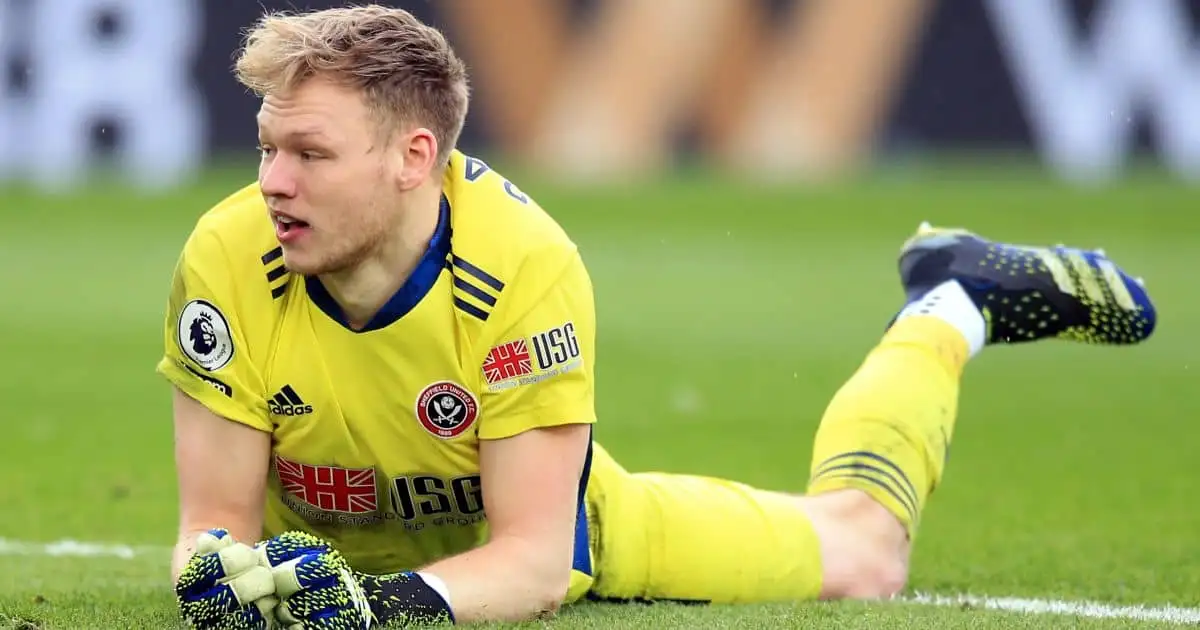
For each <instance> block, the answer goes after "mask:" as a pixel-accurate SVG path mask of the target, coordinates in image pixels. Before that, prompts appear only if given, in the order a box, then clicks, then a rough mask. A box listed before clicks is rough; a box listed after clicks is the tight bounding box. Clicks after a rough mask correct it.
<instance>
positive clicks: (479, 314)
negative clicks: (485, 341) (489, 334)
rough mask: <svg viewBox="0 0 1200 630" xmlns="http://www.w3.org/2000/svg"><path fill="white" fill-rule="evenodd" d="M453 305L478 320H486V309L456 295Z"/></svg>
mask: <svg viewBox="0 0 1200 630" xmlns="http://www.w3.org/2000/svg"><path fill="white" fill-rule="evenodd" d="M454 307H455V308H457V309H458V310H460V311H462V312H464V313H466V314H467V315H470V316H471V317H474V318H476V319H478V320H480V321H484V322H486V321H487V318H488V314H487V312H486V311H484V310H483V309H481V308H479V307H478V306H475V305H474V304H471V303H470V302H467V301H466V300H464V299H462V298H460V297H458V296H455V297H454Z"/></svg>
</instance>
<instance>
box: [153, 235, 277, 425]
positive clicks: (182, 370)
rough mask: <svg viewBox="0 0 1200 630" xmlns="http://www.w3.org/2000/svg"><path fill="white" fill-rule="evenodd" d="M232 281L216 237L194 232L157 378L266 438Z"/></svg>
mask: <svg viewBox="0 0 1200 630" xmlns="http://www.w3.org/2000/svg"><path fill="white" fill-rule="evenodd" d="M234 277H235V274H234V273H233V270H232V269H231V267H230V264H229V262H228V259H227V257H226V256H225V253H224V250H223V248H222V247H221V243H220V241H219V240H218V239H217V237H216V235H214V234H211V233H205V232H201V231H197V232H194V233H193V234H192V236H191V237H190V238H189V239H188V242H187V244H186V245H185V246H184V249H183V253H182V254H181V255H180V257H179V261H178V263H177V264H176V266H175V273H174V277H173V278H172V284H171V295H170V298H169V301H168V305H167V314H166V320H165V322H164V326H163V329H164V330H163V345H164V352H163V357H162V359H161V360H160V361H159V363H158V368H157V372H158V373H159V374H161V375H163V376H164V377H166V379H167V380H168V381H170V382H171V383H173V384H174V385H175V386H176V387H178V388H179V389H180V390H181V391H183V392H184V393H185V394H187V395H188V396H191V397H192V398H194V399H196V400H197V401H199V402H200V403H201V404H203V405H204V406H205V407H207V408H208V409H209V410H211V411H212V412H213V413H215V414H216V415H218V416H221V417H224V418H227V419H229V420H233V421H235V422H240V423H242V424H245V425H248V426H250V427H253V428H255V429H259V430H262V431H268V432H269V431H271V430H272V428H273V427H272V424H271V422H270V420H269V419H268V416H267V407H266V402H265V401H264V400H263V397H262V392H263V390H264V389H265V387H264V385H263V380H262V376H261V375H260V372H259V370H258V369H257V368H256V367H255V365H254V363H253V362H252V360H251V357H250V355H249V352H248V350H247V344H246V341H245V339H246V337H245V335H244V324H245V322H244V321H242V319H241V316H242V313H240V312H239V309H238V306H239V304H238V300H237V294H236V291H235V286H234V282H233V279H234Z"/></svg>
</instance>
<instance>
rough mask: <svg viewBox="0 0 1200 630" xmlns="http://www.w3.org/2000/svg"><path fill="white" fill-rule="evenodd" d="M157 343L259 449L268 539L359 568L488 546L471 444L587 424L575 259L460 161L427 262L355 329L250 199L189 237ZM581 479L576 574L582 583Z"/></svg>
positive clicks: (187, 386) (589, 389) (225, 208)
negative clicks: (262, 438)
mask: <svg viewBox="0 0 1200 630" xmlns="http://www.w3.org/2000/svg"><path fill="white" fill-rule="evenodd" d="M164 343H165V354H164V356H163V358H162V360H161V361H160V362H159V364H158V372H159V373H161V374H162V375H164V376H165V377H166V378H167V379H169V380H170V381H171V382H172V383H174V384H175V385H176V386H178V387H179V388H180V389H181V390H182V391H184V392H185V393H187V394H188V395H190V396H192V397H194V398H195V399H197V400H199V401H200V402H201V403H203V404H204V405H206V406H207V407H208V408H209V409H211V410H212V411H213V412H215V413H216V414H218V415H220V416H223V417H225V418H228V419H230V420H233V421H235V422H240V423H243V424H246V425H248V426H251V427H254V428H256V429H259V430H262V431H266V432H268V433H270V434H271V435H272V438H273V440H272V441H273V444H274V447H273V453H272V462H271V478H270V480H269V486H268V488H269V489H268V497H267V505H266V531H265V532H264V535H266V536H270V535H274V534H276V533H279V532H281V531H283V530H287V529H302V530H306V531H310V532H313V533H314V534H316V535H319V536H322V537H324V538H326V539H327V540H329V541H330V542H331V543H332V544H333V545H334V546H335V547H336V548H338V549H339V550H341V551H342V552H343V553H344V554H345V555H346V556H347V558H348V559H349V560H350V561H351V563H352V564H353V565H354V566H355V567H356V568H357V569H359V570H362V571H367V572H377V573H378V572H385V571H396V570H400V569H408V568H417V567H420V566H422V565H424V564H427V563H429V562H432V561H434V560H437V559H440V558H443V557H445V556H448V555H451V554H455V553H459V552H462V551H466V550H468V549H470V548H472V547H475V546H477V545H479V544H481V543H482V542H484V541H485V540H486V537H487V517H486V514H485V513H484V509H483V503H482V501H481V488H480V480H479V458H478V453H479V441H480V440H485V439H495V438H504V437H508V436H512V435H515V434H518V433H521V432H523V431H526V430H528V429H532V428H535V427H543V426H551V425H558V424H568V423H593V422H595V420H596V414H595V408H594V385H593V364H594V359H593V357H594V347H595V309H594V305H593V295H592V286H591V282H590V280H589V278H588V274H587V271H586V269H585V267H584V265H583V262H582V260H581V259H580V256H579V253H578V251H577V249H576V246H575V244H574V243H573V242H572V241H571V240H570V239H569V238H568V237H567V235H566V234H565V233H564V232H563V230H562V229H561V228H560V227H559V225H558V224H557V223H556V222H555V221H554V220H553V219H551V218H550V217H549V216H548V215H547V214H546V213H545V212H544V211H543V210H542V209H541V208H540V207H539V206H538V205H537V204H536V203H535V202H534V201H533V200H531V199H530V198H529V197H528V196H527V195H525V194H524V193H522V192H521V191H520V190H519V189H518V188H516V187H515V186H514V185H513V184H512V183H510V182H509V181H508V180H506V179H504V178H503V177H502V176H500V175H499V174H497V173H496V172H495V171H494V170H492V169H491V168H489V167H488V166H487V165H486V164H484V163H483V162H482V161H480V160H478V159H475V158H471V157H469V156H466V155H463V154H461V153H455V154H454V155H453V157H452V159H451V162H450V167H449V168H448V169H447V172H446V175H445V177H444V184H443V199H442V205H441V217H440V220H439V223H438V227H437V231H436V233H435V236H434V237H433V239H432V241H431V243H430V246H429V250H428V252H427V253H426V255H425V257H424V258H423V260H422V261H421V262H420V264H419V265H418V267H417V268H416V270H415V271H414V272H413V274H412V276H411V278H410V279H409V280H408V281H407V283H406V284H405V286H404V287H402V288H401V289H400V291H399V292H398V293H397V294H396V295H395V296H394V297H393V298H392V299H391V300H390V301H389V302H388V304H387V305H386V306H385V307H384V309H383V311H382V312H381V313H380V314H379V316H378V317H376V319H375V321H373V322H371V323H370V324H369V325H368V327H367V328H366V329H365V330H363V331H361V332H355V331H353V330H351V329H349V328H348V327H347V326H345V325H344V324H343V322H342V321H341V320H340V316H339V310H338V308H337V307H336V305H334V304H333V301H332V299H331V297H330V296H329V294H328V293H327V292H326V291H325V289H324V288H323V287H322V285H321V283H320V281H319V280H317V279H316V278H313V277H302V276H297V275H295V274H292V273H290V272H289V271H288V270H287V269H286V268H285V267H284V266H283V258H282V251H281V249H280V248H279V244H278V242H277V241H276V239H275V232H274V228H273V226H272V223H271V221H270V219H269V217H268V213H267V209H266V205H265V203H264V201H263V199H262V196H261V194H260V192H259V190H258V187H257V185H251V186H248V187H246V188H244V189H242V190H240V191H238V192H237V193H235V194H233V195H232V196H230V197H229V198H227V199H225V200H224V201H222V202H221V203H219V204H218V205H217V206H216V207H214V208H213V209H212V210H210V211H209V212H207V213H206V214H205V215H204V216H203V217H202V218H201V219H200V220H199V222H198V223H197V225H196V227H195V229H194V231H193V232H192V234H191V235H190V237H189V238H188V240H187V243H186V245H185V246H184V249H183V253H182V255H181V257H180V259H179V263H178V265H177V267H176V270H175V275H174V283H173V286H172V289H171V294H170V300H169V305H168V313H167V317H166V323H165V338H164ZM590 457H591V455H590V452H589V463H590ZM213 465H214V466H217V465H220V462H213ZM585 470H586V468H585ZM586 481H587V472H585V476H584V480H583V483H582V484H581V488H580V503H581V507H580V512H579V516H580V518H579V520H580V523H579V527H577V530H578V536H579V538H580V540H579V541H578V544H577V545H576V549H577V557H576V563H575V568H576V570H577V571H578V572H581V573H583V574H590V573H591V566H590V557H589V553H588V546H587V542H586V541H587V523H586V510H584V509H583V507H582V503H583V495H584V489H585V487H586Z"/></svg>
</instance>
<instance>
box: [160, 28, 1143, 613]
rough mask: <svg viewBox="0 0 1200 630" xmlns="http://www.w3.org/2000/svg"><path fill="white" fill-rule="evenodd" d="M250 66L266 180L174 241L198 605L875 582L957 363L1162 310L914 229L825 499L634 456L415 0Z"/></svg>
mask: <svg viewBox="0 0 1200 630" xmlns="http://www.w3.org/2000/svg"><path fill="white" fill-rule="evenodd" d="M237 73H238V77H239V79H240V80H241V81H242V82H243V83H244V84H245V85H247V86H248V87H249V88H251V89H253V90H255V91H256V92H257V93H258V94H260V95H261V96H262V97H263V101H262V107H261V110H260V113H259V116H258V125H259V134H260V143H261V150H262V162H261V167H260V171H259V177H258V182H257V183H255V184H252V185H250V186H247V187H246V188H244V189H243V190H241V191H238V192H236V193H234V194H232V195H231V196H230V197H229V198H227V199H226V200H224V201H222V202H221V203H219V204H218V205H217V206H216V207H215V208H213V209H212V210H211V211H210V212H208V213H206V214H205V216H204V217H203V218H202V219H201V220H200V221H199V223H198V224H197V225H196V227H195V229H194V231H193V233H192V234H191V236H190V238H189V239H188V241H187V243H186V245H185V246H184V251H183V253H182V255H181V258H180V260H179V264H178V266H177V268H176V272H175V278H174V286H173V288H172V291H171V295H170V300H169V313H168V317H167V321H166V335H165V342H166V343H165V345H166V352H165V356H164V357H163V359H162V361H161V362H160V364H159V368H158V369H159V372H160V373H162V374H163V375H164V376H165V377H166V378H167V379H169V380H170V381H171V382H172V383H173V384H174V387H175V395H174V415H175V428H176V440H177V442H176V444H177V446H176V458H177V467H178V475H179V483H180V499H181V513H180V538H179V543H178V545H177V549H176V554H175V560H174V563H173V571H174V574H175V576H176V580H177V582H176V592H177V594H178V598H179V604H180V610H181V612H182V614H183V616H184V618H185V619H186V620H187V621H188V623H190V624H191V625H192V626H193V627H196V628H202V629H210V628H226V629H247V628H268V627H281V626H282V627H287V628H305V629H307V628H331V629H350V628H368V627H372V626H374V625H385V624H387V625H392V624H394V625H406V624H421V623H434V622H438V621H456V622H460V623H462V622H471V621H479V620H519V619H529V618H533V617H536V616H537V615H539V614H542V613H544V612H547V611H554V610H555V609H557V608H558V607H559V606H561V605H563V604H564V603H567V602H572V601H576V600H578V599H580V598H584V597H587V598H597V599H617V600H630V599H649V600H654V599H670V600H692V601H710V602H765V601H781V600H806V599H815V598H875V597H887V596H890V595H892V594H894V593H896V592H898V591H899V590H900V589H901V588H903V586H904V583H905V579H906V577H907V572H908V559H909V550H910V547H911V541H912V539H913V536H914V533H915V531H916V529H917V525H918V522H919V520H920V515H921V512H922V510H923V508H924V506H925V503H926V501H927V499H928V497H929V495H930V493H931V492H932V491H933V489H934V488H935V487H936V486H937V484H938V482H939V481H940V479H941V477H942V471H943V468H944V465H945V457H946V452H947V449H948V447H949V444H950V441H951V439H952V437H953V434H954V422H955V414H956V407H957V402H958V386H959V378H960V375H961V373H962V371H963V369H964V367H965V365H966V364H967V361H968V359H969V358H970V357H972V356H974V355H975V354H977V353H978V352H980V351H981V350H982V349H983V348H984V347H985V346H987V345H989V344H995V343H1011V342H1026V341H1035V340H1039V339H1050V338H1059V339H1071V340H1075V341H1082V342H1088V343H1096V344H1131V343H1137V342H1141V341H1143V340H1145V339H1147V338H1148V337H1149V336H1150V334H1151V332H1152V331H1153V328H1154V324H1155V314H1154V309H1153V308H1152V306H1151V304H1150V301H1149V299H1148V298H1147V296H1146V293H1145V292H1144V290H1143V289H1142V287H1141V285H1140V283H1139V282H1136V281H1133V280H1132V279H1131V278H1130V277H1128V276H1127V275H1126V274H1125V273H1124V272H1122V271H1120V270H1119V269H1118V268H1117V267H1116V266H1115V265H1114V264H1113V263H1112V262H1110V261H1109V260H1108V259H1107V258H1106V257H1105V256H1104V255H1102V254H1099V253H1095V252H1084V251H1079V250H1072V249H1065V248H1055V249H1033V248H1022V247H1016V246H1010V245H1003V244H999V243H993V242H989V241H986V240H983V239H982V238H979V237H977V236H974V235H971V234H968V233H965V232H958V231H946V230H934V229H932V228H929V227H928V226H922V229H921V230H920V231H918V233H917V235H916V236H915V237H914V238H913V239H911V240H910V241H909V242H908V243H906V244H905V245H904V247H903V249H902V252H901V255H900V276H901V278H900V279H901V282H902V284H903V286H904V288H905V290H906V292H907V295H908V304H907V305H906V306H904V307H903V309H902V310H901V311H900V313H899V315H898V316H897V317H896V318H895V320H894V321H893V322H892V324H891V326H890V327H889V328H888V330H887V332H886V334H884V336H883V339H882V340H881V341H880V343H879V345H878V346H877V347H876V348H875V349H874V350H873V351H872V352H871V353H870V354H869V355H868V356H867V358H866V360H865V361H864V363H863V364H862V366H861V367H860V369H859V370H858V372H857V373H855V374H854V375H853V376H852V377H851V379H850V380H849V381H848V382H847V383H846V384H845V385H844V386H843V387H842V388H841V390H840V391H839V392H838V393H837V394H836V395H835V396H834V398H833V400H832V401H831V402H830V404H829V406H828V409H827V411H826V412H825V415H824V417H823V418H822V420H821V424H820V428H819V430H818V431H817V435H816V438H815V442H814V445H813V449H814V453H813V463H812V466H811V469H810V470H809V471H808V476H809V482H808V488H807V493H806V494H804V495H789V494H782V493H775V492H767V491H763V490H758V489H755V488H750V487H748V486H745V485H742V484H738V483H735V482H730V481H721V480H715V479H710V478H703V477H692V476H684V475H669V474H655V473H630V472H627V471H625V470H624V469H622V468H621V467H620V466H619V465H618V464H617V463H616V462H614V461H613V459H612V458H611V457H609V456H608V454H607V453H606V452H605V451H604V450H603V449H602V448H601V447H600V446H599V445H598V444H596V443H594V442H593V441H592V430H591V427H592V424H593V423H594V422H595V420H596V415H595V410H594V387H593V374H594V370H595V313H594V305H593V297H592V288H591V284H590V281H589V279H588V274H587V271H586V269H585V267H584V265H583V263H582V261H581V258H580V256H579V254H578V252H577V251H576V248H575V245H574V244H573V243H572V241H571V240H570V239H569V238H568V237H567V236H566V235H565V234H564V233H563V231H562V230H561V229H560V228H559V226H558V225H557V224H556V223H555V222H554V221H553V220H551V219H550V218H549V217H548V216H547V215H546V214H545V213H544V212H543V211H542V210H541V209H540V208H539V207H538V206H537V205H536V204H535V203H534V202H533V201H532V200H531V199H530V198H529V197H528V196H526V195H525V194H524V193H522V192H521V191H520V190H519V189H518V188H516V187H515V186H513V184H512V183H510V182H509V181H507V180H505V179H504V178H502V177H501V176H500V175H498V174H497V173H495V172H494V171H492V170H491V169H490V168H489V167H488V166H487V165H486V164H484V163H483V162H480V161H479V160H476V159H474V158H471V157H468V156H465V155H463V154H462V153H459V152H458V151H456V150H454V149H453V147H454V145H455V142H456V139H457V137H458V134H459V132H460V130H461V128H462V124H463V119H464V117H465V115H466V111H467V86H466V75H465V71H464V68H463V65H462V64H461V63H460V62H459V60H458V59H457V57H455V55H454V53H453V52H452V51H451V49H450V47H449V46H448V45H447V43H446V41H445V40H444V39H443V38H442V36H441V35H440V34H439V33H437V32H436V31H434V30H433V29H431V28H429V27H427V26H425V25H423V24H421V23H419V22H417V21H416V20H415V19H413V18H412V16H410V15H409V14H407V13H405V12H403V11H401V10H398V9H386V8H378V7H367V8H354V9H341V10H331V11H323V12H316V13H309V14H300V15H294V16H278V15H276V16H270V17H267V18H265V19H264V20H263V21H262V22H261V23H260V24H259V25H258V26H257V28H256V29H255V30H253V31H252V32H251V34H250V37H249V39H248V41H247V44H246V47H245V48H244V50H242V51H241V55H240V57H239V59H238V62H237ZM800 474H801V472H800V471H797V475H800ZM485 508H486V509H485Z"/></svg>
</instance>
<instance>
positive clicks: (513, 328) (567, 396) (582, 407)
mask: <svg viewBox="0 0 1200 630" xmlns="http://www.w3.org/2000/svg"><path fill="white" fill-rule="evenodd" d="M532 302H533V304H532V306H531V307H530V308H527V309H525V310H524V313H523V314H522V315H521V316H519V317H518V318H517V319H516V321H514V322H512V323H511V325H509V326H506V327H504V329H503V331H504V332H502V333H501V334H500V336H499V338H498V339H497V341H498V343H497V344H496V345H494V346H493V347H492V348H490V349H489V350H488V353H487V355H486V356H485V358H484V360H483V366H482V368H483V379H482V381H481V383H482V386H483V388H484V392H483V394H482V396H481V400H480V407H481V412H482V413H481V414H480V426H479V438H480V439H485V440H488V439H500V438H506V437H511V436H514V435H517V434H519V433H522V432H524V431H527V430H529V429H535V428H539V427H549V426H557V425H565V424H591V423H594V422H595V421H596V397H595V380H594V376H593V375H594V369H595V360H596V359H595V356H596V355H595V346H596V311H595V303H594V296H593V293H592V282H591V279H590V278H589V276H588V273H587V269H586V267H585V266H584V264H583V260H582V259H581V258H580V257H579V255H578V253H575V254H573V258H572V260H571V262H569V263H568V264H567V266H566V269H565V270H564V271H563V272H562V273H561V274H560V275H559V276H558V278H557V279H556V280H555V281H554V282H553V283H552V284H551V285H550V286H549V289H548V290H546V291H545V293H543V294H542V295H541V296H540V297H539V298H537V299H535V300H533V301H532Z"/></svg>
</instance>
